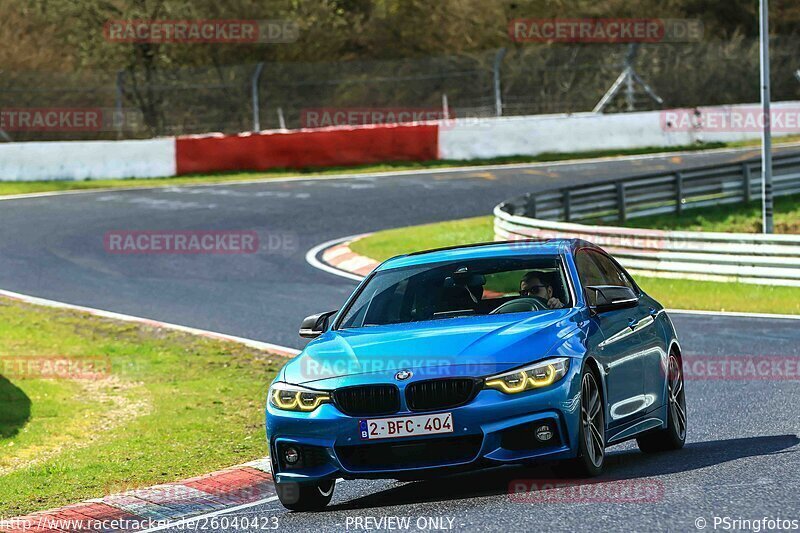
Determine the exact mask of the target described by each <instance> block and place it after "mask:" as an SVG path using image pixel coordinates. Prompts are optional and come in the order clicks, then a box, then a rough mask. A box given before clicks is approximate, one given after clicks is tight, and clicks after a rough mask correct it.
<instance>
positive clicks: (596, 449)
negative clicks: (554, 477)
mask: <svg viewBox="0 0 800 533" xmlns="http://www.w3.org/2000/svg"><path fill="white" fill-rule="evenodd" d="M605 434H606V433H605V408H604V406H603V394H602V392H601V390H600V385H599V380H598V378H597V376H596V375H595V373H594V372H593V371H592V370H591V369H590V368H589V367H588V366H587V367H584V369H583V372H582V373H581V414H580V427H579V430H578V456H577V457H576V458H575V459H570V460H568V461H563V462H561V463H560V465H559V468H558V470H559V471H560V472H561V473H563V474H565V475H566V476H569V477H579V478H582V477H596V476H599V475H600V474H601V473H602V472H603V465H604V464H605V457H606V454H605Z"/></svg>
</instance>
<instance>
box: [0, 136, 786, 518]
mask: <svg viewBox="0 0 800 533" xmlns="http://www.w3.org/2000/svg"><path fill="white" fill-rule="evenodd" d="M754 155H756V152H755V151H753V150H742V151H722V152H709V153H694V154H680V155H676V154H672V155H666V156H659V157H653V156H641V157H632V158H623V159H617V160H602V161H601V160H595V161H586V162H575V163H558V164H536V165H517V166H511V167H503V168H497V167H494V168H479V169H470V170H459V171H434V172H418V173H413V174H400V175H395V176H380V177H373V176H354V177H347V178H337V179H302V180H282V181H272V182H270V181H263V182H260V183H252V184H222V185H216V186H186V187H171V188H163V189H152V190H129V191H105V192H90V193H82V194H74V195H62V196H47V197H38V198H26V199H16V200H4V201H2V202H0V228H2V230H1V231H0V288H2V289H5V290H9V291H14V292H19V293H23V294H27V295H32V296H38V297H42V298H47V299H52V300H58V301H62V302H67V303H71V304H77V305H83V306H88V307H94V308H99V309H104V310H109V311H115V312H119V313H125V314H130V315H136V316H141V317H147V318H151V319H156V320H161V321H165V322H171V323H176V324H182V325H186V326H192V327H197V328H202V329H208V330H213V331H218V332H222V333H227V334H231V335H237V336H241V337H247V338H251V339H257V340H263V341H266V342H271V343H275V344H280V345H285V346H290V347H295V348H301V347H302V346H303V344H304V343H303V342H302V340H301V339H300V338H299V337H298V336H297V329H298V326H299V323H300V320H301V319H302V318H303V317H304V316H306V315H310V314H313V313H315V312H320V311H327V310H332V309H337V308H338V307H339V306H340V305H341V303H342V302H343V300H344V299H345V298H346V296H347V295H348V294H349V293H350V291H351V290H352V289H353V287H354V286H355V283H354V282H352V281H349V280H347V279H343V278H341V277H338V276H335V275H332V274H329V273H326V272H323V271H320V270H317V269H315V268H313V267H311V266H310V265H309V264H308V263H307V262H306V260H305V254H306V252H307V251H308V250H309V249H310V248H312V247H314V246H316V245H318V244H319V243H322V242H325V241H328V240H331V239H335V238H338V237H344V236H347V235H353V234H359V233H365V232H371V231H376V230H380V229H385V228H394V227H399V226H405V225H409V224H422V223H426V222H436V221H443V220H449V219H454V218H464V217H470V216H479V215H486V214H490V213H491V210H492V208H493V207H494V206H495V205H496V204H497V203H499V202H501V201H503V200H505V199H508V198H510V197H512V196H515V195H517V194H521V193H524V192H534V191H537V190H546V189H550V188H554V187H558V186H565V185H569V184H576V183H586V182H589V181H593V180H605V179H610V178H614V177H624V176H629V175H634V174H640V173H644V172H649V171H656V170H665V169H676V170H677V169H679V168H688V167H693V166H699V165H706V164H714V163H722V162H728V161H738V160H743V159H746V158H749V157H753V156H754ZM138 230H155V231H185V230H214V231H219V230H248V231H249V230H255V231H257V232H258V234H259V238H260V243H261V250H260V252H259V253H255V254H235V255H204V254H201V255H174V254H144V255H142V254H116V253H109V252H108V251H107V249H106V246H105V245H104V237H105V236H106V234H107V232H114V231H138ZM672 316H673V320H674V322H675V325H676V327H677V329H678V333H679V335H680V339H681V343H682V347H683V351H684V353H685V354H686V355H687V356H697V357H729V356H730V357H747V356H773V357H774V358H781V357H787V356H788V357H794V358H797V357H798V356H800V320H777V319H769V318H741V317H731V316H708V315H692V314H673V315H672ZM795 360H796V359H795ZM686 390H687V402H688V416H689V433H688V438H687V445H686V447H685V448H684V449H683V450H681V451H679V452H674V453H667V454H661V455H651V456H645V455H643V454H641V453H639V452H638V450H637V449H636V448H635V445H632V444H630V443H628V444H624V445H621V446H617V447H614V448H611V455H610V457H609V462H608V465H607V471H606V473H605V474H604V476H603V478H602V479H603V480H622V481H633V482H640V481H641V482H642V483H648V484H650V485H649V486H651V487H652V486H655V487H656V489H657V490H656V493H655V496H654V497H653V498H651V500H650V501H647V502H639V503H625V502H621V501H607V502H581V501H561V502H546V503H543V502H542V501H540V500H539V501H537V500H536V498H535V497H533V498H531V501H525V502H518V501H515V500H514V498H510V497H509V495H508V489H509V483H510V482H512V481H513V480H517V479H549V478H551V477H553V475H552V473H550V471H549V470H548V469H547V468H546V467H538V468H526V469H521V468H499V469H494V470H489V471H482V472H477V473H470V474H461V475H458V476H453V477H447V478H442V479H438V480H432V481H425V482H417V483H399V482H395V481H345V482H341V483H339V484H338V485H337V488H336V494H335V495H334V501H333V502H332V505H331V507H330V508H329V510H328V511H326V512H322V513H307V514H302V513H301V514H298V513H288V512H286V511H285V510H284V509H283V508H282V507H281V506H280V504H279V503H278V502H277V501H273V502H267V503H265V504H263V505H260V506H256V507H251V508H248V509H244V510H241V511H235V512H233V513H230V514H229V515H226V516H231V517H234V516H249V517H252V516H275V517H277V519H278V524H279V530H281V531H309V530H311V531H343V530H353V531H359V530H361V531H363V530H369V529H376V528H378V529H384V530H386V529H392V528H394V529H404V527H403V526H404V524H406V522H402V521H400V520H399V519H400V518H408V517H410V518H411V520H410V522H409V523H408V524H409V525H408V529H410V530H418V528H419V527H420V526H422V528H423V529H425V530H431V529H434V528H435V527H438V528H439V529H444V530H462V531H464V530H466V531H475V530H484V531H550V530H554V531H577V530H604V529H609V530H615V531H616V530H626V531H698V530H701V529H708V530H712V529H714V517H718V518H719V519H723V518H728V519H730V520H734V519H752V520H761V519H762V518H765V517H766V518H770V519H789V520H792V519H793V520H798V519H800V505H799V504H798V502H800V498H799V497H798V493H799V492H800V475H799V474H798V472H800V446H798V444H799V443H800V439H798V436H797V435H798V434H800V412H799V411H798V408H799V407H800V383H798V382H796V381H788V380H780V379H771V380H761V381H752V380H749V381H748V380H742V381H732V380H708V379H704V380H689V381H688V382H687V383H686ZM265 451H266V447H265ZM390 517H391V518H392V521H386V520H383V521H381V520H382V519H387V518H390ZM700 519H702V520H705V522H703V521H702V520H700ZM700 526H703V527H702V528H701V527H700ZM190 527H191V526H184V528H185V529H186V528H190ZM716 529H717V530H719V529H722V525H717V528H716ZM229 530H230V531H234V530H235V529H232V528H229ZM176 531H177V529H176Z"/></svg>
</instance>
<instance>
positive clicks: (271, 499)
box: [138, 496, 278, 533]
mask: <svg viewBox="0 0 800 533" xmlns="http://www.w3.org/2000/svg"><path fill="white" fill-rule="evenodd" d="M277 499H278V497H277V496H270V497H269V498H264V499H262V500H258V501H256V502H250V503H245V504H242V505H237V506H236V507H229V508H227V509H220V510H219V511H214V512H213V513H206V514H201V515H197V516H192V517H190V518H184V519H183V520H177V521H175V522H170V523H168V524H162V525H160V526H156V527H152V528H150V529H143V530H141V531H139V532H138V533H151V532H153V531H163V530H164V529H171V528H173V527H180V526H185V525H186V524H191V523H192V522H197V521H198V520H203V519H207V518H213V517H215V516H219V515H223V514H228V513H233V512H236V511H241V510H242V509H249V508H250V507H256V506H257V505H263V504H265V503H270V502H274V501H276V500H277Z"/></svg>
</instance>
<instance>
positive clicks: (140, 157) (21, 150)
mask: <svg viewBox="0 0 800 533" xmlns="http://www.w3.org/2000/svg"><path fill="white" fill-rule="evenodd" d="M175 172H176V168H175V139H174V138H172V137H169V138H161V139H148V140H141V141H139V140H136V141H59V142H30V143H5V144H0V181H38V180H97V179H114V178H159V177H164V176H174V175H175Z"/></svg>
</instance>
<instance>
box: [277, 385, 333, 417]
mask: <svg viewBox="0 0 800 533" xmlns="http://www.w3.org/2000/svg"><path fill="white" fill-rule="evenodd" d="M330 401H331V395H330V394H329V393H327V392H322V391H315V390H311V389H306V388H303V387H298V386H297V385H289V384H288V383H274V384H273V385H272V388H271V389H270V391H269V403H270V404H272V406H274V407H277V408H278V409H283V410H284V411H303V412H309V411H313V410H314V409H316V408H317V407H319V406H320V405H321V404H323V403H328V402H330Z"/></svg>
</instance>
